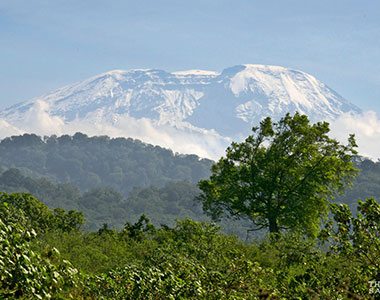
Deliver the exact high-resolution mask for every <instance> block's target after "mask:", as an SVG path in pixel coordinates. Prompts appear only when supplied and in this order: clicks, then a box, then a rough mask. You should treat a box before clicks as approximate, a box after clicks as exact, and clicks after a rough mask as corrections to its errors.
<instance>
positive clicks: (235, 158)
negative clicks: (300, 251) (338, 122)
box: [199, 113, 356, 236]
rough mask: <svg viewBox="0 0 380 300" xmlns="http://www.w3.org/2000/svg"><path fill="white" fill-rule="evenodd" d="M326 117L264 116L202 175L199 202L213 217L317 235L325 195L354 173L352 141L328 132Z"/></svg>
mask: <svg viewBox="0 0 380 300" xmlns="http://www.w3.org/2000/svg"><path fill="white" fill-rule="evenodd" d="M328 132H329V127H328V123H326V122H323V123H316V124H310V123H309V120H308V118H307V116H305V115H299V114H298V113H296V114H295V115H294V116H293V117H292V116H290V115H289V114H288V115H286V116H285V117H284V118H282V119H281V120H280V121H279V122H278V123H274V124H273V123H272V120H271V119H270V118H266V119H265V120H263V121H262V122H261V124H260V127H258V128H253V134H252V135H250V136H248V137H247V138H246V140H245V141H244V142H242V143H232V144H231V146H230V147H228V148H227V151H226V157H222V158H221V159H220V160H219V161H218V162H217V163H216V164H214V165H213V167H212V175H211V177H210V179H208V180H201V181H200V182H199V187H200V189H201V190H202V192H203V193H202V194H201V196H200V197H199V199H200V200H201V201H202V203H203V207H204V209H205V210H206V211H208V212H209V213H210V214H211V215H212V216H213V217H214V218H218V217H220V216H221V215H223V214H225V213H226V212H227V213H228V214H229V215H230V216H232V217H236V218H247V219H249V220H250V221H251V222H252V224H253V226H254V227H255V228H258V229H260V228H269V231H270V232H272V233H278V232H279V231H280V230H281V229H288V230H301V231H303V232H304V233H306V234H309V235H311V236H315V235H316V234H317V232H318V230H319V227H320V221H321V218H323V217H325V216H326V215H327V212H328V199H330V198H332V197H333V196H334V194H335V193H336V192H337V191H342V190H343V188H344V187H345V186H346V184H347V183H349V182H350V180H351V179H352V178H353V176H354V175H355V174H356V169H355V167H354V165H353V163H352V158H353V155H354V154H356V151H355V150H354V148H355V147H356V144H355V140H354V137H353V136H350V138H349V140H348V145H346V146H344V145H341V144H339V143H338V142H337V141H336V140H334V139H331V138H330V137H328V135H327V134H328Z"/></svg>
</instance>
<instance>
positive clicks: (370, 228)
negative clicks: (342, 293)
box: [323, 198, 380, 280]
mask: <svg viewBox="0 0 380 300" xmlns="http://www.w3.org/2000/svg"><path fill="white" fill-rule="evenodd" d="M332 212H333V215H334V221H335V224H334V223H333V222H330V223H328V224H327V225H326V229H325V231H324V232H323V233H324V238H325V239H329V241H330V243H331V250H332V251H333V252H334V253H340V254H341V255H344V256H345V258H346V259H347V260H349V261H350V262H351V263H353V262H356V263H357V265H358V269H360V271H358V272H359V273H360V274H362V276H363V277H366V278H368V280H380V204H379V203H378V202H377V201H376V200H375V199H373V198H368V199H366V201H364V202H363V201H359V205H358V214H357V216H356V217H355V216H353V215H352V213H351V211H350V209H349V208H348V205H346V204H333V205H332ZM334 225H335V226H334Z"/></svg>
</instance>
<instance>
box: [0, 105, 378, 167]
mask: <svg viewBox="0 0 380 300" xmlns="http://www.w3.org/2000/svg"><path fill="white" fill-rule="evenodd" d="M330 127H331V134H332V136H334V137H335V138H337V139H338V140H339V141H341V142H342V143H346V142H347V138H348V135H349V134H350V133H354V134H355V135H356V140H357V142H358V145H359V153H360V155H363V156H367V157H370V158H372V159H375V160H376V159H378V158H379V157H380V119H379V116H377V114H376V113H375V112H373V111H367V112H364V113H363V114H360V115H350V114H343V115H342V116H340V117H339V118H338V119H336V120H335V121H333V122H331V124H330ZM25 132H27V133H36V134H38V135H41V136H43V135H51V134H57V135H61V134H74V133H75V132H83V133H86V134H88V135H90V136H93V135H108V136H111V137H131V138H135V139H140V140H142V141H144V142H146V143H150V144H154V145H159V146H162V147H165V148H170V149H172V150H173V151H174V152H179V153H187V154H197V155H199V156H201V157H207V158H212V159H218V158H219V157H220V156H221V155H223V154H224V151H225V149H226V147H227V146H228V145H229V144H230V143H231V141H232V139H231V138H228V137H222V136H220V135H219V134H218V133H216V132H215V131H212V130H203V129H199V128H196V127H192V126H191V125H189V124H186V123H184V124H183V126H182V127H180V128H177V127H173V126H170V125H158V124H156V123H154V121H151V120H149V119H144V118H142V119H135V118H132V117H128V116H117V117H115V118H114V119H113V120H108V121H104V119H103V118H102V113H101V112H99V111H97V112H94V113H93V115H91V116H88V117H87V120H86V121H82V120H76V121H73V122H70V123H65V122H64V120H62V119H61V118H59V117H57V116H51V115H50V114H49V106H48V104H47V103H46V102H43V101H37V102H35V104H34V105H33V107H32V108H31V109H30V110H29V111H28V112H27V113H26V115H25V118H24V119H23V120H21V121H19V122H18V124H17V127H16V126H15V124H10V123H9V122H7V121H5V120H0V138H4V137H6V136H10V135H19V134H22V133H25Z"/></svg>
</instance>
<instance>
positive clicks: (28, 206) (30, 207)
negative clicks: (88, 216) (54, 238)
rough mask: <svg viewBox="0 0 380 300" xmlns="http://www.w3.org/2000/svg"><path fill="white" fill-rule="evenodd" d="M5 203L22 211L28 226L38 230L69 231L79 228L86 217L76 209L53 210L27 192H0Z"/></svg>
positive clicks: (0, 202) (1, 202)
mask: <svg viewBox="0 0 380 300" xmlns="http://www.w3.org/2000/svg"><path fill="white" fill-rule="evenodd" d="M3 203H7V205H11V206H12V207H14V208H16V209H19V210H20V211H22V213H23V215H24V216H25V218H26V220H27V222H28V226H29V227H30V228H36V230H37V231H38V232H46V231H47V230H51V229H59V230H61V231H68V232H69V231H72V230H78V229H79V228H80V226H81V225H82V224H83V223H84V217H83V214H82V213H81V212H78V211H74V210H70V211H68V212H66V211H65V210H64V209H62V208H57V209H54V210H53V211H51V210H50V209H49V208H48V207H47V206H46V205H45V204H43V203H42V202H41V201H39V200H38V199H37V198H35V197H34V196H32V195H30V194H26V193H13V194H7V193H0V204H3ZM0 216H1V214H0Z"/></svg>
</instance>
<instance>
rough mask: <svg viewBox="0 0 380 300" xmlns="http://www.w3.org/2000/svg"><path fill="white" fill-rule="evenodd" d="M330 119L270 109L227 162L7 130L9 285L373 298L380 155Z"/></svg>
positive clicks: (4, 186) (1, 214) (185, 294)
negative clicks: (373, 156) (276, 118)
mask: <svg viewBox="0 0 380 300" xmlns="http://www.w3.org/2000/svg"><path fill="white" fill-rule="evenodd" d="M327 132H328V126H327V125H326V124H325V123H317V124H315V125H311V124H309V121H308V119H307V117H306V116H300V115H298V114H296V115H295V116H293V117H291V116H289V115H287V116H286V117H285V118H284V119H282V120H281V121H280V122H279V123H272V122H271V120H270V119H266V120H264V121H263V122H262V123H261V125H260V128H257V129H254V130H253V134H252V135H251V136H249V137H248V138H247V139H246V140H245V141H244V142H242V143H233V144H232V145H231V146H230V147H229V148H228V149H227V150H226V156H225V157H223V158H221V159H220V160H219V161H218V162H212V161H210V160H205V159H200V158H198V157H196V156H194V155H178V154H174V153H172V152H171V151H169V150H165V149H162V148H160V147H154V146H151V145H146V144H144V143H141V142H139V141H134V140H131V139H123V138H118V139H110V138H108V137H91V138H90V137H87V136H85V135H83V134H80V133H77V134H76V135H74V136H72V137H71V136H62V137H56V136H52V137H44V138H40V137H38V136H35V135H23V136H18V137H11V138H7V139H5V140H3V141H2V142H1V143H0V154H1V155H0V164H1V174H0V190H1V191H3V192H2V193H0V279H1V280H0V295H1V296H2V297H3V298H9V299H18V298H21V299H29V298H31V297H34V298H38V299H351V298H353V299H376V296H377V295H378V294H380V290H377V285H378V282H379V281H380V273H379V270H380V260H379V259H380V238H379V230H380V204H379V203H378V202H377V201H376V200H375V199H374V198H373V197H380V179H379V178H380V163H379V162H373V161H371V160H367V159H364V158H361V157H359V156H357V155H356V151H355V146H356V144H355V140H354V138H353V137H350V138H349V143H348V144H347V145H340V144H339V143H337V142H336V141H335V140H333V139H331V138H329V137H328V136H327V134H326V133H327ZM262 144H264V146H262ZM253 178H254V179H255V180H253ZM349 182H352V183H353V186H352V188H351V189H345V188H347V184H348V183H349ZM344 189H345V192H344V193H343V194H339V193H338V191H342V192H343V190H344ZM268 195H269V196H268ZM337 195H340V196H338V197H337V198H336V199H335V200H334V201H333V202H331V201H330V200H331V199H330V197H334V196H337ZM247 199H249V201H248V200H247ZM358 199H362V200H363V201H360V200H359V201H358ZM286 201H288V202H286ZM340 203H343V204H340ZM274 207H275V209H273V208H274ZM228 215H230V216H228ZM273 216H275V218H276V219H275V222H276V223H275V225H276V226H273V224H272V223H273V222H272V221H271V218H273ZM211 220H213V221H215V220H219V221H221V222H220V223H219V224H218V225H216V224H217V223H214V222H211ZM271 222H272V223H271ZM271 224H272V225H271ZM255 225H259V227H258V229H260V230H259V231H258V232H259V234H257V233H255V232H256V231H255V232H251V230H253V229H254V226H255ZM268 230H269V233H268ZM248 232H250V233H251V235H250V239H246V237H248Z"/></svg>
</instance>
